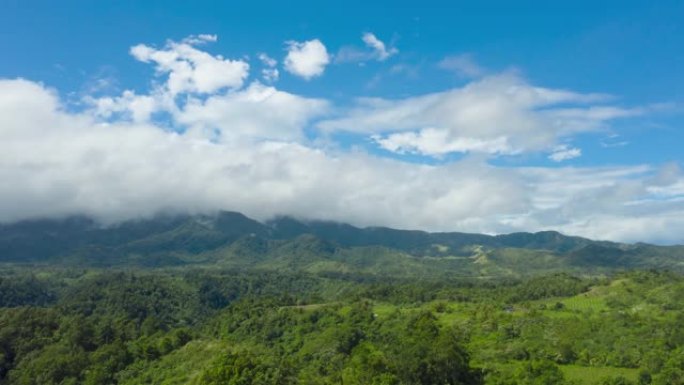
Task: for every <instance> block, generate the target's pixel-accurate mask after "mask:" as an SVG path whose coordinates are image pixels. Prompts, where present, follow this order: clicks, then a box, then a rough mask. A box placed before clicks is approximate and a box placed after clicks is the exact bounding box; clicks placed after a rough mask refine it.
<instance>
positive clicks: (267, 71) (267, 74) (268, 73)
mask: <svg viewBox="0 0 684 385" xmlns="http://www.w3.org/2000/svg"><path fill="white" fill-rule="evenodd" d="M258 58H259V60H261V63H262V64H263V65H264V66H265V67H266V68H263V69H262V70H261V77H263V78H264V80H265V81H266V82H268V83H274V82H276V81H278V78H279V77H280V72H279V71H278V69H277V68H276V66H277V65H278V61H277V60H275V59H273V58H272V57H270V56H268V55H266V54H265V53H260V54H259V56H258Z"/></svg>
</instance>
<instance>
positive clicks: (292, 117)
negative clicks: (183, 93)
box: [175, 82, 329, 142]
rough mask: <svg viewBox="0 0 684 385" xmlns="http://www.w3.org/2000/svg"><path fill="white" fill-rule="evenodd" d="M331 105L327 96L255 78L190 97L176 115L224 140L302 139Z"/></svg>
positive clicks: (191, 126)
mask: <svg viewBox="0 0 684 385" xmlns="http://www.w3.org/2000/svg"><path fill="white" fill-rule="evenodd" d="M328 109H329V106H328V102H326V101H325V100H321V99H308V98H304V97H301V96H298V95H294V94H290V93H287V92H283V91H279V90H277V89H275V88H274V87H268V86H265V85H263V84H260V83H258V82H255V83H252V84H251V85H250V86H249V87H247V88H246V89H244V90H241V91H237V92H230V93H226V94H223V95H214V96H210V97H208V98H206V99H195V98H191V99H189V100H188V102H187V103H186V105H185V106H184V107H183V108H182V109H179V110H178V112H177V113H176V116H175V118H176V121H177V123H179V124H181V125H183V126H186V127H188V128H189V129H190V130H192V131H194V133H196V134H200V133H204V135H205V136H208V137H212V138H213V139H216V140H220V141H224V142H225V141H239V140H245V139H247V140H254V139H257V140H265V139H268V140H287V141H291V140H302V139H303V138H304V133H303V129H304V127H306V126H307V125H308V124H309V122H310V121H311V120H312V119H313V118H315V117H317V116H321V115H323V114H324V113H326V112H327V110H328ZM215 131H218V132H217V134H219V135H218V137H217V136H216V135H214V132H215Z"/></svg>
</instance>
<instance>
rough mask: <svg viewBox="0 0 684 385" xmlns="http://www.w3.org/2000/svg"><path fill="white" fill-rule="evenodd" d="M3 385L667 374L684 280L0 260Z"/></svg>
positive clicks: (674, 365) (678, 366) (679, 348)
mask: <svg viewBox="0 0 684 385" xmlns="http://www.w3.org/2000/svg"><path fill="white" fill-rule="evenodd" d="M0 306H1V307H0V349H1V350H0V383H3V384H8V385H9V384H36V385H38V384H40V385H49V384H198V385H199V384H299V383H303V384H340V383H344V384H649V383H652V384H659V385H660V384H662V385H666V384H668V385H670V384H682V383H684V328H682V325H683V324H684V318H683V317H684V316H683V314H684V278H683V277H682V276H680V275H677V274H673V273H656V272H632V273H623V274H619V275H616V276H614V277H611V278H599V277H595V278H578V277H573V276H571V275H567V274H555V275H549V276H541V277H537V278H531V279H524V280H501V279H498V280H482V279H478V280H441V279H437V280H429V279H404V280H388V279H379V278H377V277H369V276H352V275H348V276H344V277H341V276H339V277H334V278H333V277H328V276H322V275H313V274H309V273H272V272H261V273H259V272H244V271H243V272H240V271H234V270H219V269H188V268H187V267H183V268H174V269H167V270H147V271H137V272H134V271H131V270H122V271H115V270H92V269H62V268H32V269H30V270H27V269H24V268H5V269H4V270H3V271H2V275H1V278H0Z"/></svg>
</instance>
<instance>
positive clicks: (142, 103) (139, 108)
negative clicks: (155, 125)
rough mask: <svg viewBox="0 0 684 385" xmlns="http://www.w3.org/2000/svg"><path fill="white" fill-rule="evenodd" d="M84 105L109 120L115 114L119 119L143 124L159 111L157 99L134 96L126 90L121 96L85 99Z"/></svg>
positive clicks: (133, 93) (146, 96)
mask: <svg viewBox="0 0 684 385" xmlns="http://www.w3.org/2000/svg"><path fill="white" fill-rule="evenodd" d="M85 101H86V103H88V104H90V105H92V106H93V107H94V111H93V112H94V113H95V115H97V116H99V117H101V118H104V119H110V118H112V117H113V116H114V115H115V114H122V115H123V116H118V117H117V118H119V119H121V118H123V119H130V120H133V121H134V122H145V121H148V120H149V119H150V117H151V116H152V114H153V113H154V112H155V111H157V110H158V109H160V107H161V106H160V105H159V104H160V103H159V100H158V99H157V98H155V97H154V96H150V95H136V94H135V92H134V91H130V90H126V91H124V92H123V93H122V95H121V96H117V97H102V98H97V99H96V98H92V97H86V98H85Z"/></svg>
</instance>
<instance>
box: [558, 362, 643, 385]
mask: <svg viewBox="0 0 684 385" xmlns="http://www.w3.org/2000/svg"><path fill="white" fill-rule="evenodd" d="M560 368H561V370H562V371H563V374H564V375H565V378H566V379H568V380H573V381H577V382H578V383H580V384H588V385H591V384H600V383H601V381H602V380H603V379H605V378H607V377H619V376H622V377H624V378H626V379H628V380H630V381H634V382H636V381H637V379H638V376H639V370H638V369H630V368H612V367H590V366H578V365H563V366H561V367H560Z"/></svg>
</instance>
